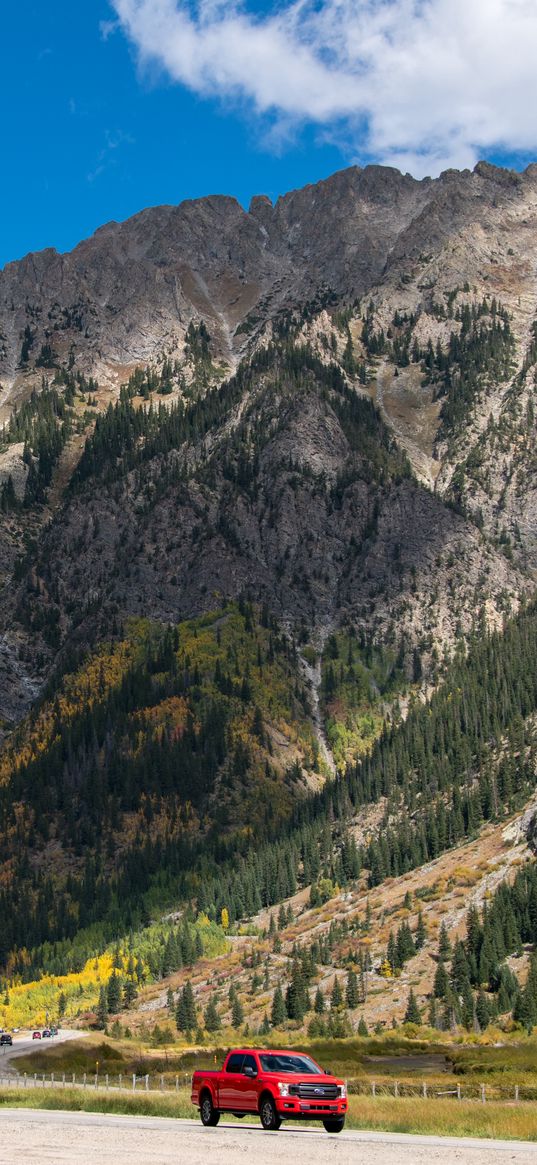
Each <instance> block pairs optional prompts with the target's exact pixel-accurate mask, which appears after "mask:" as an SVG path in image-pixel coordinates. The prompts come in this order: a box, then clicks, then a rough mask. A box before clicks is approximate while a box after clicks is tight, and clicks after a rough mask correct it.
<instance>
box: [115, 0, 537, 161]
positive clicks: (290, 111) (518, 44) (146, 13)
mask: <svg viewBox="0 0 537 1165" xmlns="http://www.w3.org/2000/svg"><path fill="white" fill-rule="evenodd" d="M112 2H113V6H114V8H115V10H116V13H117V17H118V20H119V22H120V25H121V27H122V28H123V30H124V32H125V33H126V35H127V36H128V38H129V39H130V41H131V42H132V43H133V44H134V45H135V46H136V48H137V50H138V53H139V56H140V60H141V62H142V64H149V63H155V62H156V63H157V64H159V65H160V67H161V68H162V69H164V70H165V72H166V73H167V74H168V75H169V76H170V77H171V78H172V79H173V80H175V81H177V82H180V83H181V84H183V85H185V86H187V87H188V88H189V89H191V90H193V91H194V92H196V93H199V94H201V95H205V96H215V95H216V96H220V97H222V98H226V99H229V98H233V99H235V100H238V101H240V102H244V103H247V105H248V107H249V108H253V110H254V111H255V112H256V113H258V114H270V115H272V116H273V117H274V118H275V119H276V120H277V121H279V120H281V121H282V123H283V124H284V125H285V126H286V127H288V126H289V125H290V124H301V123H306V122H310V123H313V124H317V125H319V126H321V127H323V128H324V132H327V133H331V132H333V133H335V134H337V135H338V140H341V135H342V134H343V135H344V138H345V141H346V143H347V146H348V149H349V150H350V152H353V151H354V152H355V153H359V154H360V155H361V156H367V157H370V158H373V159H375V160H377V161H380V162H385V163H388V164H390V165H396V166H398V167H400V168H402V169H409V170H411V171H412V172H413V173H414V174H416V175H423V174H437V173H439V172H440V170H441V169H443V168H445V167H446V166H471V165H473V164H474V163H475V162H476V161H477V159H478V158H479V157H480V156H482V155H483V154H485V153H490V152H491V151H492V150H494V149H496V150H506V151H508V152H513V151H521V152H532V151H535V150H537V119H536V118H535V109H536V108H537V67H536V63H535V62H536V60H537V3H536V0H283V4H281V5H274V6H273V8H272V10H271V11H270V12H268V13H265V14H264V15H259V14H257V15H256V14H255V13H253V12H251V11H249V10H248V5H247V0H245V3H244V4H241V3H239V2H237V0H228V2H227V3H224V2H223V0H198V2H197V3H196V2H195V0H191V2H190V3H188V2H184V3H180V2H176V0H112Z"/></svg>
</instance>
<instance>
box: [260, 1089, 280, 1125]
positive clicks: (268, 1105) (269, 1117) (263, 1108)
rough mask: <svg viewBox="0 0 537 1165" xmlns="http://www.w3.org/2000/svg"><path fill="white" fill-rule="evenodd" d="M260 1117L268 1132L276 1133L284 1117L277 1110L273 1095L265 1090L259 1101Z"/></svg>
mask: <svg viewBox="0 0 537 1165" xmlns="http://www.w3.org/2000/svg"><path fill="white" fill-rule="evenodd" d="M259 1117H260V1120H261V1124H262V1125H263V1128H264V1129H265V1130H266V1132H274V1133H276V1132H277V1131H278V1129H279V1127H280V1125H281V1123H282V1119H281V1117H280V1116H278V1113H277V1111H276V1105H275V1104H274V1101H273V1099H272V1096H271V1095H270V1093H268V1092H265V1094H264V1096H262V1097H261V1100H260V1102H259Z"/></svg>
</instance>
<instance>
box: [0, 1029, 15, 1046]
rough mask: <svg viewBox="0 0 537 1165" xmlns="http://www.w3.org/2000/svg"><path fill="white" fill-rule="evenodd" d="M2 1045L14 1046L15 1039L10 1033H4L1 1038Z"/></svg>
mask: <svg viewBox="0 0 537 1165" xmlns="http://www.w3.org/2000/svg"><path fill="white" fill-rule="evenodd" d="M0 1044H9V1046H10V1047H11V1045H12V1044H13V1037H12V1036H10V1034H9V1032H4V1033H3V1034H2V1035H1V1036H0Z"/></svg>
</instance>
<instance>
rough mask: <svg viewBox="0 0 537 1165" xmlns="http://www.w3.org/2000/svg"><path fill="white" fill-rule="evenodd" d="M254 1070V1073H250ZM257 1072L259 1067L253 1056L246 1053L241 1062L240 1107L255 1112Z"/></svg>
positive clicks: (257, 1089) (257, 1088)
mask: <svg viewBox="0 0 537 1165" xmlns="http://www.w3.org/2000/svg"><path fill="white" fill-rule="evenodd" d="M247 1069H248V1071H247ZM251 1072H254V1073H255V1075H253V1076H252V1075H250V1073H251ZM258 1073H259V1069H258V1067H257V1063H256V1060H255V1056H250V1055H246V1056H245V1057H244V1060H243V1064H242V1100H241V1107H242V1108H245V1109H247V1110H248V1112H257V1106H258V1092H259V1087H258V1079H257V1078H258Z"/></svg>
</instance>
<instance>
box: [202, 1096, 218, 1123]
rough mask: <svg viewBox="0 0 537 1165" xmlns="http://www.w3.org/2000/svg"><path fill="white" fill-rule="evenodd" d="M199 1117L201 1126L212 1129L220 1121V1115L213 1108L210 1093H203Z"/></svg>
mask: <svg viewBox="0 0 537 1165" xmlns="http://www.w3.org/2000/svg"><path fill="white" fill-rule="evenodd" d="M200 1117H201V1123H202V1125H205V1126H206V1127H210V1128H214V1126H215V1125H217V1124H218V1121H219V1120H220V1113H219V1111H218V1109H217V1108H215V1107H214V1104H213V1101H212V1097H211V1094H210V1092H204V1093H203V1096H202V1098H201V1104H200Z"/></svg>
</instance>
